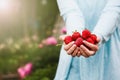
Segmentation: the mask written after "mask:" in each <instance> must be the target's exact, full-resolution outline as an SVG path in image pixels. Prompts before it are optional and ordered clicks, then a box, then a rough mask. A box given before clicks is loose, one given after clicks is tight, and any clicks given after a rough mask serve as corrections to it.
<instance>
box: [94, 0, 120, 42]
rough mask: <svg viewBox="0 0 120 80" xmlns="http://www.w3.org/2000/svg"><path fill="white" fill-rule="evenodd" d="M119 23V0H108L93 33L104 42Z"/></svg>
mask: <svg viewBox="0 0 120 80" xmlns="http://www.w3.org/2000/svg"><path fill="white" fill-rule="evenodd" d="M119 24H120V0H108V2H107V4H106V6H105V8H104V9H103V12H102V13H101V16H100V18H99V20H98V23H97V25H96V26H95V28H94V30H93V33H95V34H97V35H98V36H99V37H100V38H101V40H102V41H101V43H104V42H106V41H107V40H108V39H109V38H110V36H111V35H112V33H113V32H114V31H115V29H116V28H117V27H118V25H119Z"/></svg>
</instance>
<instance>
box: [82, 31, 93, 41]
mask: <svg viewBox="0 0 120 80" xmlns="http://www.w3.org/2000/svg"><path fill="white" fill-rule="evenodd" d="M90 36H91V32H90V31H89V30H88V29H85V30H83V31H82V38H83V39H87V38H88V37H90Z"/></svg>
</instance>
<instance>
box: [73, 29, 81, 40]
mask: <svg viewBox="0 0 120 80" xmlns="http://www.w3.org/2000/svg"><path fill="white" fill-rule="evenodd" d="M80 36H81V35H80V33H79V32H77V31H75V32H74V33H73V34H72V39H73V40H74V41H75V40H76V39H77V38H79V37H80Z"/></svg>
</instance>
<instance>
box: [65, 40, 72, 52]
mask: <svg viewBox="0 0 120 80" xmlns="http://www.w3.org/2000/svg"><path fill="white" fill-rule="evenodd" d="M73 44H74V42H70V43H69V44H67V45H66V44H65V46H64V49H65V50H66V51H67V50H68V49H70V48H71V47H72V46H73Z"/></svg>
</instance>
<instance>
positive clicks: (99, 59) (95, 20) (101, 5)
mask: <svg viewBox="0 0 120 80" xmlns="http://www.w3.org/2000/svg"><path fill="white" fill-rule="evenodd" d="M57 3H58V7H59V10H60V14H61V16H62V17H63V19H64V21H65V23H66V28H67V34H72V31H75V30H77V31H79V32H80V33H81V32H82V30H83V29H85V28H87V29H89V30H90V31H91V32H92V33H95V34H96V35H97V36H98V37H100V39H101V41H100V43H99V50H98V51H97V52H96V54H95V55H94V56H91V57H89V58H84V57H83V56H80V57H72V56H70V55H68V54H67V53H66V51H65V50H64V49H63V46H62V48H61V52H60V59H59V63H58V68H57V72H56V75H55V78H54V80H120V0H57Z"/></svg>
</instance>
